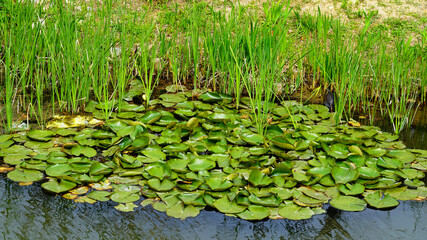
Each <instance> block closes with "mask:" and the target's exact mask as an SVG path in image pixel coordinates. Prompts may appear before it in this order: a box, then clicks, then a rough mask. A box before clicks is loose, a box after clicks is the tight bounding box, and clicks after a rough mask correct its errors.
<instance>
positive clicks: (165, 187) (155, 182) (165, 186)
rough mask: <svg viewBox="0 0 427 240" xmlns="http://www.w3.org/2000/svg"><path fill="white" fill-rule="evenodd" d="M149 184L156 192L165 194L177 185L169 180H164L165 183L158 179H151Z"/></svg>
mask: <svg viewBox="0 0 427 240" xmlns="http://www.w3.org/2000/svg"><path fill="white" fill-rule="evenodd" d="M147 184H148V185H149V186H150V187H151V188H152V189H154V190H156V191H160V192H165V191H169V190H171V189H172V188H173V187H175V183H174V182H172V181H170V180H168V179H163V181H161V180H160V179H158V178H151V179H149V180H148V181H147Z"/></svg>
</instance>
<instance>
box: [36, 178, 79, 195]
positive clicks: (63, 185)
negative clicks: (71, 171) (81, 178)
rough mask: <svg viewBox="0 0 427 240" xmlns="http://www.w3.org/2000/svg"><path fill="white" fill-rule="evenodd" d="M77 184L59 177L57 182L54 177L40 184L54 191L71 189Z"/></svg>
mask: <svg viewBox="0 0 427 240" xmlns="http://www.w3.org/2000/svg"><path fill="white" fill-rule="evenodd" d="M76 186H77V184H76V183H75V182H71V181H68V180H65V179H61V180H60V181H59V182H58V180H56V179H51V180H50V181H49V182H45V183H43V184H42V187H43V188H44V189H46V190H48V191H51V192H54V193H61V192H66V191H68V190H70V189H73V188H75V187H76Z"/></svg>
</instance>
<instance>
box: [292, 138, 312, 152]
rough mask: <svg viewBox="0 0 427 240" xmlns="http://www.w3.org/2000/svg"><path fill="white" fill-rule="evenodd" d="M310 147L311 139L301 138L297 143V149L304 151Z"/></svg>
mask: <svg viewBox="0 0 427 240" xmlns="http://www.w3.org/2000/svg"><path fill="white" fill-rule="evenodd" d="M309 147H310V141H309V140H302V139H300V140H299V141H298V142H296V143H295V151H304V150H306V149H308V148H309Z"/></svg>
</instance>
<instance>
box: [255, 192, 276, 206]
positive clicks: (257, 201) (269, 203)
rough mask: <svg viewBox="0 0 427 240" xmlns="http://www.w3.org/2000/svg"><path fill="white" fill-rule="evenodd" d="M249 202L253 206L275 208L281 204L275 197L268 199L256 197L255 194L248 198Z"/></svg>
mask: <svg viewBox="0 0 427 240" xmlns="http://www.w3.org/2000/svg"><path fill="white" fill-rule="evenodd" d="M249 201H250V202H251V203H253V204H257V205H262V206H265V207H277V206H279V204H280V203H281V202H282V200H281V199H280V198H279V197H277V196H276V195H271V196H268V197H257V196H256V195H255V194H251V195H250V196H249Z"/></svg>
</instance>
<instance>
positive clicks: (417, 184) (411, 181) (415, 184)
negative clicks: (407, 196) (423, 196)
mask: <svg viewBox="0 0 427 240" xmlns="http://www.w3.org/2000/svg"><path fill="white" fill-rule="evenodd" d="M403 183H404V184H405V185H406V186H410V187H422V186H424V185H425V184H424V181H422V180H420V179H405V181H403Z"/></svg>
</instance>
